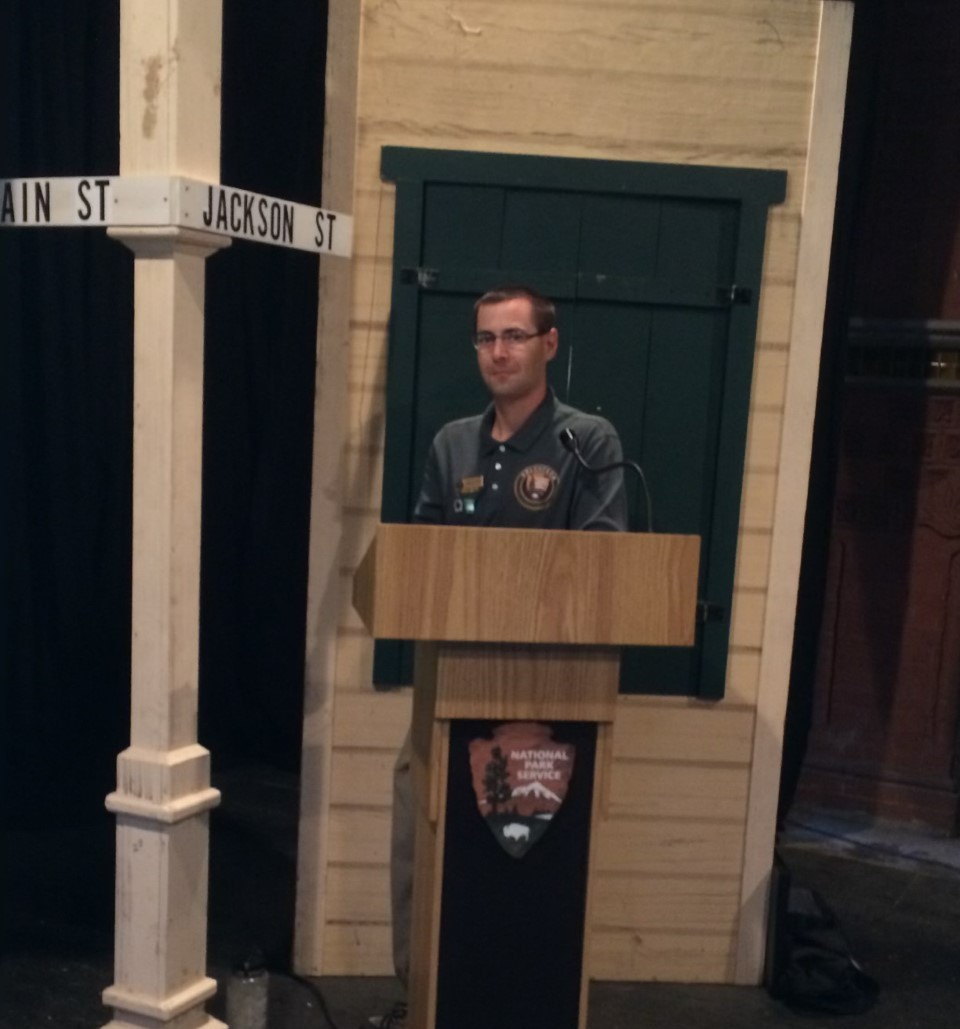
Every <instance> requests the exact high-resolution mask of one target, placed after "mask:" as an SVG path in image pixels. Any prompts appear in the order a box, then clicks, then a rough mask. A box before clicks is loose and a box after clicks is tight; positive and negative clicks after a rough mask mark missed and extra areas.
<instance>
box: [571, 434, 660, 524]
mask: <svg viewBox="0 0 960 1029" xmlns="http://www.w3.org/2000/svg"><path fill="white" fill-rule="evenodd" d="M560 445H561V446H562V447H563V449H564V450H566V451H567V452H568V453H570V454H573V456H574V457H575V458H576V459H577V463H578V464H579V465H580V467H581V468H584V469H585V470H586V471H588V472H592V473H593V474H594V475H603V473H604V472H612V471H615V470H616V469H617V468H629V469H631V471H634V472H636V473H637V475H638V476H639V477H640V485H641V486H642V487H643V495H644V498H645V500H646V507H647V532H653V503H652V502H651V500H650V490H649V489H647V477H646V476H645V475H644V474H643V469H642V468H641V467H640V465H638V464H637V462H636V461H614V462H613V464H605V465H596V466H595V465H592V464H589V463H588V462H587V460H586V459H585V458H584V456H583V454H581V453H580V440H579V439H577V434H576V433H575V432H574V431H573V429H571V428H569V426H568V427H567V428H566V429H561V430H560Z"/></svg>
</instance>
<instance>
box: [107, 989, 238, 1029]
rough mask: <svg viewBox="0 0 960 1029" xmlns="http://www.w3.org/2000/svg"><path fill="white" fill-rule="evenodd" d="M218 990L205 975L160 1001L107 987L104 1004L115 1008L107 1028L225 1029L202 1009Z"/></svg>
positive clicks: (222, 1024)
mask: <svg viewBox="0 0 960 1029" xmlns="http://www.w3.org/2000/svg"><path fill="white" fill-rule="evenodd" d="M216 992H217V982H216V980H215V979H210V978H208V977H204V978H202V979H198V980H197V981H196V982H194V983H191V984H190V985H189V986H186V987H184V988H183V989H182V990H178V991H177V992H176V993H172V994H170V995H169V996H168V997H164V998H163V999H162V1000H157V999H156V998H154V997H150V996H147V995H145V994H142V993H135V992H134V991H132V990H125V989H123V988H122V987H119V986H108V987H107V988H106V989H105V990H104V991H103V994H102V997H103V1003H104V1004H105V1005H106V1006H107V1007H112V1008H113V1009H114V1014H115V1017H114V1018H113V1020H111V1021H110V1022H108V1023H107V1025H106V1026H105V1027H104V1029H132V1027H136V1029H224V1023H223V1022H221V1021H219V1020H218V1019H216V1018H213V1017H212V1016H211V1015H208V1014H207V1013H206V1012H205V1011H204V1010H203V1008H202V1005H203V1003H204V1002H205V1001H207V1000H209V999H210V998H211V997H212V996H213V995H214V994H215V993H216Z"/></svg>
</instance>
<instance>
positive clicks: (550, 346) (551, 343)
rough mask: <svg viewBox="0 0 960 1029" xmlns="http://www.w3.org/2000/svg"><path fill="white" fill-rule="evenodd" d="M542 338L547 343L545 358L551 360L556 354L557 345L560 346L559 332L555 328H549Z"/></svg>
mask: <svg viewBox="0 0 960 1029" xmlns="http://www.w3.org/2000/svg"><path fill="white" fill-rule="evenodd" d="M544 340H545V341H546V344H547V360H548V361H552V360H553V359H554V358H555V357H556V356H557V347H559V346H560V333H559V332H557V330H556V329H551V330H550V331H549V332H548V333H547V334H546V336H544Z"/></svg>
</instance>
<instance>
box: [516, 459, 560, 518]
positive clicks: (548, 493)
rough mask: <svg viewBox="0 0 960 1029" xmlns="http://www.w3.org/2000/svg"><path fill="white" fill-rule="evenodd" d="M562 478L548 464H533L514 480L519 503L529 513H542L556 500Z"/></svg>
mask: <svg viewBox="0 0 960 1029" xmlns="http://www.w3.org/2000/svg"><path fill="white" fill-rule="evenodd" d="M559 482H560V476H559V475H557V473H556V472H555V471H554V470H553V469H552V468H551V467H550V465H548V464H532V465H528V466H527V467H526V468H524V469H523V471H522V472H520V474H519V475H518V476H517V477H516V479H514V480H513V494H514V496H515V497H516V498H517V503H519V504H520V505H521V506H522V507H525V508H526V509H527V510H528V511H542V510H544V508H547V507H549V506H550V505H551V504H552V503H553V501H554V500H555V499H556V495H557V486H558V484H559Z"/></svg>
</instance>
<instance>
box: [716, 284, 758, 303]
mask: <svg viewBox="0 0 960 1029" xmlns="http://www.w3.org/2000/svg"><path fill="white" fill-rule="evenodd" d="M717 302H718V303H720V304H752V303H753V290H752V289H750V287H749V286H738V285H737V284H736V283H734V284H733V285H732V286H717Z"/></svg>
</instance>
